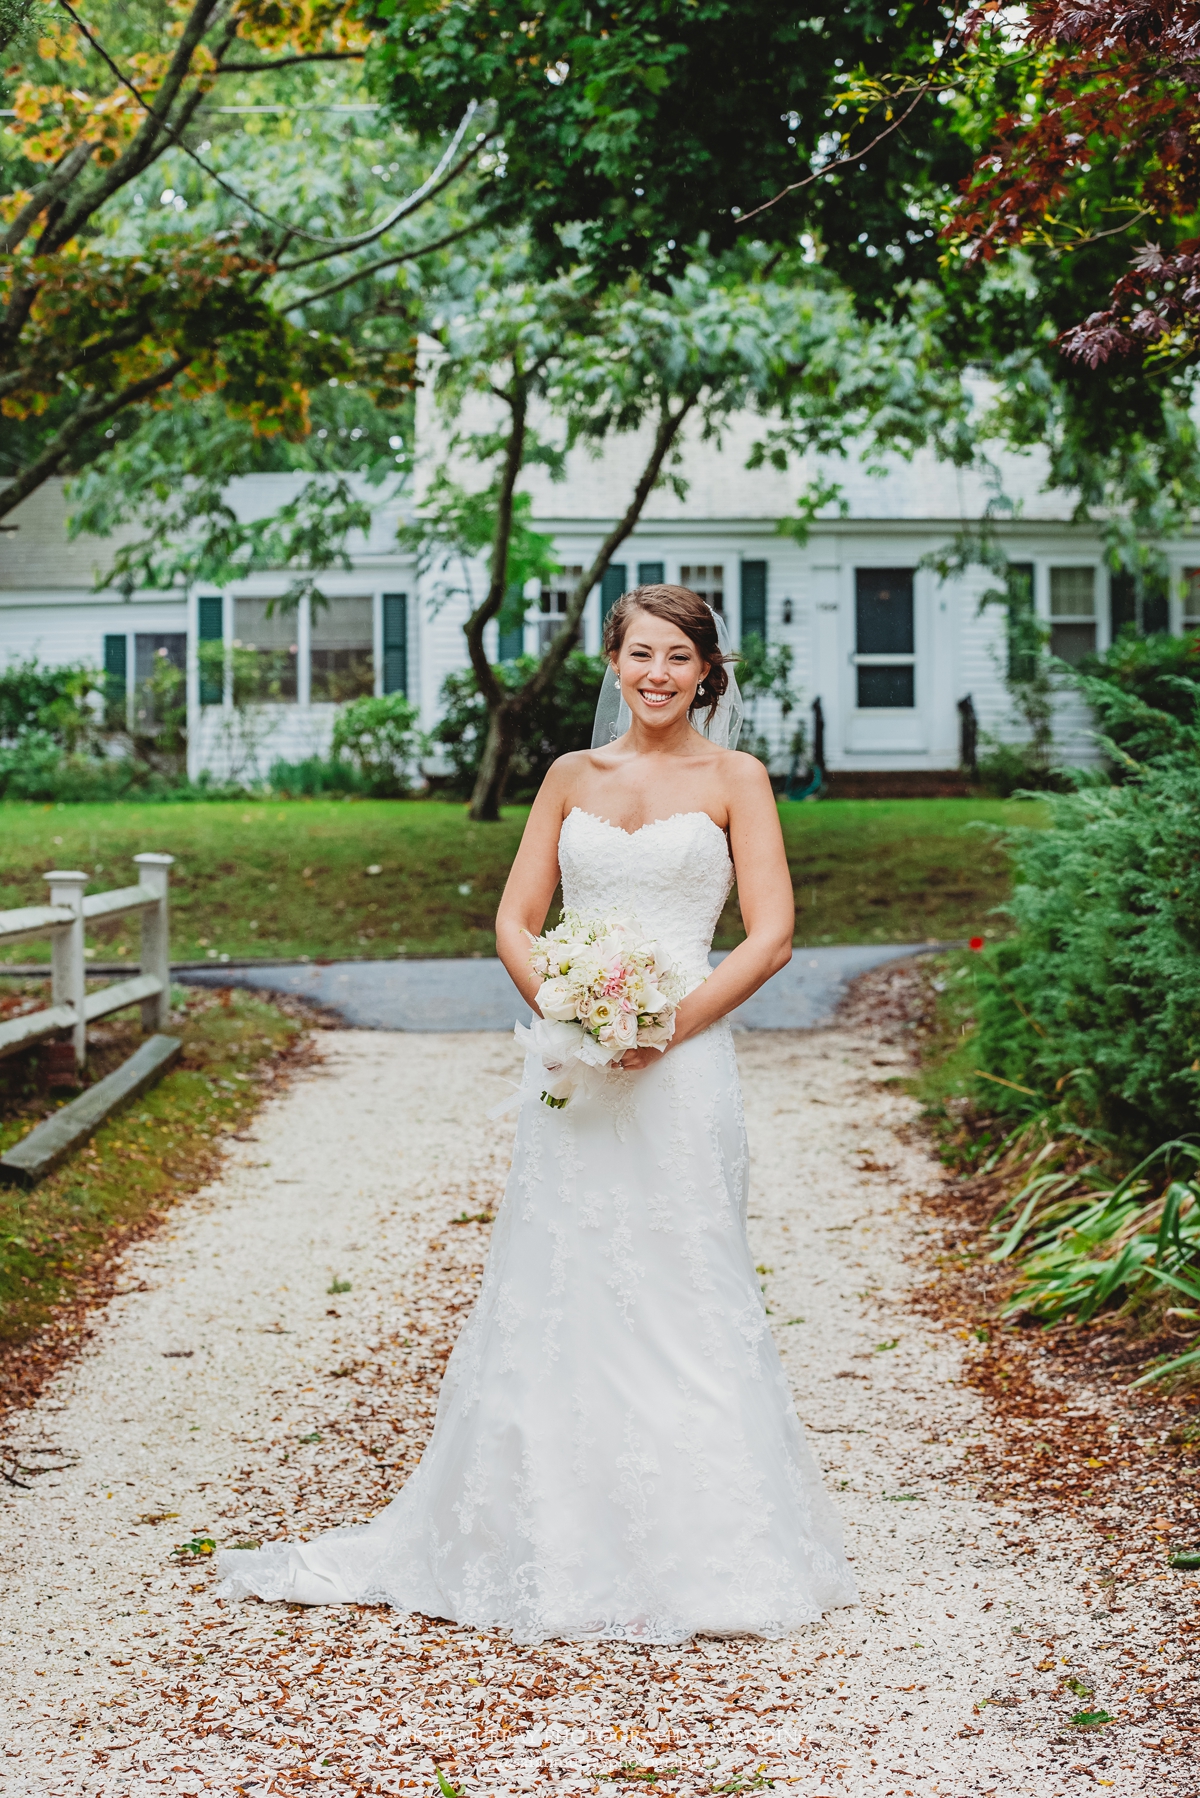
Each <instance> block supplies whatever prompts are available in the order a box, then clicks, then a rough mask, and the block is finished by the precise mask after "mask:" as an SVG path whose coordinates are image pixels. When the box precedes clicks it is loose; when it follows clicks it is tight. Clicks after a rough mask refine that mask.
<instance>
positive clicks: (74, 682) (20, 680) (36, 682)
mask: <svg viewBox="0 0 1200 1798" xmlns="http://www.w3.org/2000/svg"><path fill="white" fill-rule="evenodd" d="M99 690H100V679H99V676H98V675H97V674H95V673H94V672H93V670H92V669H90V668H85V667H83V666H82V665H81V664H80V665H71V666H69V667H65V668H43V667H40V666H39V664H38V663H37V662H36V661H33V660H30V661H28V662H10V663H9V665H8V667H7V668H5V669H3V670H0V743H15V742H18V741H19V740H20V739H21V738H22V737H23V736H25V735H26V734H27V733H29V732H38V733H41V734H42V735H44V736H48V737H51V738H52V739H53V740H54V741H55V742H56V743H57V744H58V745H59V748H60V750H62V749H66V750H68V751H75V750H76V749H78V748H80V747H82V746H83V745H84V744H86V742H87V740H88V738H89V737H90V736H91V735H92V733H93V732H94V730H95V728H96V714H95V712H94V711H93V709H92V707H91V705H90V704H89V700H90V698H91V695H92V694H93V693H96V692H98V691H99Z"/></svg>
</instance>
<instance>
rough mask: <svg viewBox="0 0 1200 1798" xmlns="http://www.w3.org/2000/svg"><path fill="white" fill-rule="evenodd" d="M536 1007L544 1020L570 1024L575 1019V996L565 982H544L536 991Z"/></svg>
mask: <svg viewBox="0 0 1200 1798" xmlns="http://www.w3.org/2000/svg"><path fill="white" fill-rule="evenodd" d="M537 1007H538V1010H539V1011H540V1012H541V1014H542V1016H543V1017H544V1018H553V1019H555V1020H556V1021H558V1022H560V1023H570V1022H571V1021H572V1020H573V1019H574V1017H575V996H574V994H573V993H572V991H571V988H570V985H569V984H568V982H567V981H565V980H545V981H543V982H542V984H541V986H539V988H538V990H537Z"/></svg>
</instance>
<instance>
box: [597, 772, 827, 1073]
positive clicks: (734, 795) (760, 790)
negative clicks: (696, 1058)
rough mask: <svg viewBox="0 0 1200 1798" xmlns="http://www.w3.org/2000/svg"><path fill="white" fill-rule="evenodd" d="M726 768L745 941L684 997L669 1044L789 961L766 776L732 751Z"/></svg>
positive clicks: (785, 901)
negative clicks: (732, 753)
mask: <svg viewBox="0 0 1200 1798" xmlns="http://www.w3.org/2000/svg"><path fill="white" fill-rule="evenodd" d="M728 766H729V775H728V781H729V785H728V801H729V846H730V850H731V852H732V855H733V865H734V869H735V870H736V873H737V885H738V901H739V903H740V905H741V908H742V922H743V923H744V924H745V926H746V940H745V942H742V943H739V944H738V946H737V948H736V949H734V950H733V951H732V953H731V954H729V955H727V956H726V957H725V959H724V961H722V962H721V963H720V964H719V965H718V966H717V967H715V968H714V969H713V971H712V973H711V974H710V975H709V977H708V979H707V980H706V981H705V982H704V985H703V986H699V987H697V988H696V990H695V992H694V993H689V994H688V996H687V998H686V999H685V1000H684V1001H683V1004H682V1005H681V1006H680V1007H679V1010H678V1011H677V1012H676V1014H675V1034H674V1036H673V1037H672V1039H671V1045H670V1046H671V1047H672V1048H675V1047H677V1045H678V1044H679V1043H683V1042H686V1041H687V1039H688V1037H689V1036H695V1035H696V1033H697V1031H700V1030H707V1028H708V1026H709V1025H710V1024H715V1023H716V1021H717V1019H718V1018H723V1017H724V1016H725V1014H726V1012H730V1011H732V1010H733V1009H734V1007H735V1006H738V1005H741V1004H742V1002H743V1001H744V1000H746V999H748V998H749V997H750V995H751V994H752V993H756V992H757V991H758V989H759V987H760V986H762V984H763V982H764V981H767V980H769V979H770V978H771V975H772V974H777V973H778V972H779V970H780V968H785V967H786V966H787V964H788V962H789V961H791V959H792V934H793V932H794V930H795V927H796V906H795V901H794V899H793V896H792V877H791V874H790V872H789V870H788V865H787V856H786V855H785V853H784V848H783V832H782V831H781V830H780V828H779V813H778V811H777V810H776V807H775V795H774V793H773V792H772V791H771V782H770V778H769V777H768V774H767V771H766V769H765V768H764V767H763V765H762V763H761V762H760V761H758V760H756V759H755V757H754V756H749V755H738V756H737V757H736V759H735V758H734V757H733V756H731V757H730V758H729V764H728ZM658 1053H659V1052H658V1050H657V1049H629V1050H627V1051H626V1053H625V1054H624V1055H623V1056H622V1058H621V1065H622V1066H623V1067H627V1068H644V1067H649V1066H650V1065H651V1064H652V1063H653V1062H654V1061H655V1060H656V1059H657V1057H658Z"/></svg>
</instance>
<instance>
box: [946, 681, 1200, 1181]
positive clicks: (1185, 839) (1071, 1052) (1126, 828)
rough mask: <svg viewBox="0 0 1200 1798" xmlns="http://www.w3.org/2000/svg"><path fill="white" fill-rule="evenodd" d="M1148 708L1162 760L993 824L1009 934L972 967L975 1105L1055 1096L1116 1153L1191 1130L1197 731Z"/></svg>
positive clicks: (1197, 1058)
mask: <svg viewBox="0 0 1200 1798" xmlns="http://www.w3.org/2000/svg"><path fill="white" fill-rule="evenodd" d="M1138 704H1139V702H1137V701H1131V702H1128V703H1126V705H1125V708H1124V710H1125V715H1126V717H1127V718H1129V719H1130V720H1131V721H1132V720H1135V719H1136V715H1137V706H1138ZM1149 709H1150V708H1148V707H1143V708H1142V712H1143V714H1145V713H1146V712H1148V711H1149ZM1162 717H1163V715H1162V714H1158V718H1157V719H1148V718H1147V717H1145V716H1144V715H1143V716H1142V718H1141V724H1142V727H1143V729H1144V730H1149V729H1153V730H1155V731H1156V732H1158V733H1159V734H1160V735H1162V734H1163V733H1164V732H1166V734H1167V735H1168V736H1169V738H1170V740H1171V742H1172V744H1173V747H1172V748H1171V750H1170V752H1169V753H1168V754H1165V755H1162V756H1160V758H1159V759H1158V760H1157V761H1155V762H1153V763H1148V764H1142V765H1141V766H1133V765H1130V764H1126V766H1125V773H1126V775H1127V778H1126V780H1125V782H1124V784H1121V785H1112V786H1105V787H1093V788H1090V789H1089V788H1085V789H1083V790H1081V791H1079V792H1076V793H1072V794H1066V795H1061V794H1060V795H1051V796H1049V797H1047V798H1046V800H1045V804H1046V805H1047V806H1048V807H1049V808H1050V824H1049V826H1048V828H1047V829H1045V830H1043V831H1036V832H1034V831H1012V832H1009V833H1007V834H1008V840H1009V843H1010V846H1011V848H1012V852H1013V857H1014V889H1013V895H1012V898H1011V900H1010V901H1009V903H1008V905H1007V907H1006V908H1005V909H1006V911H1007V912H1008V915H1009V916H1010V917H1011V918H1012V920H1013V922H1014V924H1015V926H1016V932H1015V934H1014V935H1013V936H1012V937H1011V938H1009V939H1007V940H1005V941H1003V942H1001V943H998V944H995V945H994V946H992V947H989V948H988V949H987V950H985V951H984V952H983V955H982V956H981V964H982V965H981V966H980V967H979V969H978V986H979V991H978V1007H977V1017H978V1029H977V1034H976V1036H975V1038H974V1042H975V1047H976V1051H977V1062H976V1065H977V1066H978V1067H979V1068H980V1069H982V1070H983V1071H984V1072H985V1073H988V1074H991V1075H993V1076H995V1077H996V1078H995V1079H993V1080H991V1081H980V1082H979V1087H978V1094H977V1096H978V1097H979V1099H980V1101H981V1102H984V1103H986V1106H987V1108H988V1109H989V1110H990V1111H993V1112H995V1111H999V1112H1001V1113H1005V1112H1007V1113H1010V1114H1014V1113H1021V1112H1032V1111H1034V1110H1040V1109H1045V1108H1046V1107H1047V1106H1048V1105H1055V1104H1058V1105H1061V1107H1062V1109H1063V1111H1064V1112H1065V1114H1066V1116H1067V1118H1068V1119H1070V1120H1071V1121H1073V1122H1075V1123H1077V1124H1079V1125H1082V1126H1083V1127H1085V1128H1093V1129H1097V1130H1099V1131H1100V1132H1102V1133H1103V1134H1104V1135H1105V1136H1106V1137H1108V1138H1109V1139H1110V1141H1112V1142H1113V1143H1114V1144H1117V1143H1119V1144H1120V1145H1121V1146H1122V1148H1123V1149H1125V1150H1127V1151H1129V1152H1139V1151H1146V1150H1149V1149H1151V1148H1154V1147H1156V1146H1157V1145H1158V1144H1160V1143H1162V1142H1164V1141H1165V1140H1166V1139H1167V1138H1170V1137H1178V1136H1180V1135H1184V1134H1187V1133H1189V1132H1191V1131H1200V731H1197V730H1196V729H1195V728H1193V727H1189V726H1184V725H1180V724H1179V723H1178V722H1177V721H1171V727H1170V730H1169V731H1167V730H1166V726H1164V725H1163V724H1162V722H1161V720H1162ZM999 1081H1006V1082H1009V1083H1010V1084H1008V1085H1001V1084H999V1083H998V1082H999ZM1020 1089H1026V1090H1020Z"/></svg>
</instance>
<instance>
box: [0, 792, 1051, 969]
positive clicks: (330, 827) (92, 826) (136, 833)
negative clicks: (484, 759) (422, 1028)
mask: <svg viewBox="0 0 1200 1798" xmlns="http://www.w3.org/2000/svg"><path fill="white" fill-rule="evenodd" d="M525 816H526V808H525V807H522V806H512V807H510V808H508V810H507V811H506V813H505V817H504V820H503V822H502V823H500V824H472V823H471V822H470V820H469V819H468V818H467V816H466V813H465V810H464V808H463V807H462V806H460V805H448V804H441V803H433V802H426V801H416V802H409V803H406V802H403V801H401V802H392V801H385V800H380V801H373V800H366V801H355V802H353V803H346V802H337V801H322V800H315V801H296V802H292V803H280V802H275V803H273V804H266V803H259V802H249V803H246V804H238V805H231V804H227V803H197V804H178V805H175V804H159V805H71V806H54V807H51V806H32V805H0V909H5V908H8V907H12V906H17V905H29V904H36V903H39V902H41V901H44V899H45V895H46V887H45V883H44V880H43V878H42V876H43V875H44V874H45V873H46V872H47V871H48V870H49V869H51V868H55V867H58V868H83V869H86V870H87V871H88V872H89V873H90V874H92V875H93V876H94V878H93V882H92V887H91V888H90V889H89V890H92V891H102V890H103V889H105V888H107V887H112V886H123V885H126V884H128V883H129V882H130V881H132V879H133V878H134V874H135V870H134V868H133V865H132V861H131V857H132V856H133V855H135V854H136V853H137V852H138V851H139V850H146V849H153V850H159V851H164V850H165V851H167V852H168V853H170V854H172V855H174V856H175V857H176V866H175V867H174V868H173V869H172V914H173V915H172V932H171V936H172V942H171V952H172V956H173V958H174V959H175V960H177V961H192V960H204V959H205V958H209V959H218V958H219V957H220V956H222V955H229V956H242V955H258V956H270V955H278V956H281V957H285V956H301V955H307V956H312V957H328V956H393V955H396V954H398V953H400V954H404V953H407V954H410V955H490V954H492V953H493V952H494V947H495V942H494V938H493V935H492V922H493V918H494V916H495V910H496V903H497V900H498V899H499V897H500V891H501V888H502V887H503V885H504V880H505V876H506V874H507V872H508V868H509V864H510V862H511V860H512V856H513V853H514V851H515V849H516V846H517V843H518V842H519V840H520V835H521V829H522V826H523V824H524V821H525ZM780 817H781V819H782V821H783V828H784V836H785V839H786V841H787V847H788V859H789V862H790V864H791V868H792V878H793V882H794V885H795V889H796V901H797V906H798V921H797V935H796V941H797V943H801V944H812V943H869V942H880V941H892V942H919V941H923V940H925V939H928V938H932V937H940V938H946V937H955V936H964V935H972V934H974V933H977V932H981V931H982V930H984V929H985V928H986V929H992V928H995V927H996V921H995V920H988V919H987V912H988V910H989V908H990V907H992V906H994V905H996V904H997V903H998V902H999V901H1000V900H1001V899H1002V898H1003V897H1004V893H1005V888H1006V869H1005V858H1004V855H1003V852H1002V851H1000V850H999V849H997V848H996V847H995V845H994V844H993V843H992V841H991V840H990V839H989V837H988V835H987V834H986V833H985V832H982V831H978V830H969V829H967V828H966V826H967V825H969V824H970V823H971V822H972V821H975V820H984V821H987V822H991V823H999V822H1002V821H1007V822H1017V821H1020V822H1025V823H1037V822H1039V821H1040V808H1039V807H1037V806H1036V805H1032V804H1026V805H1021V806H1018V805H1014V804H1012V803H1011V802H1008V803H1006V802H1003V801H999V800H970V799H930V800H924V799H899V800H831V801H826V802H822V803H820V804H815V805H814V804H807V805H805V804H787V803H784V804H781V806H780ZM373 868H374V869H377V870H378V871H377V872H375V873H372V872H371V871H370V870H371V869H373ZM741 934H742V931H741V924H740V920H739V917H738V912H737V904H736V898H734V899H733V900H731V901H730V905H729V907H728V908H727V910H726V913H725V916H724V917H723V918H722V920H721V925H720V928H719V931H718V936H717V943H718V946H720V947H730V946H732V945H733V944H734V943H736V942H738V941H739V940H740V938H741ZM89 943H90V946H91V947H92V949H93V950H94V951H95V958H96V959H98V960H109V959H120V958H122V957H123V956H125V955H128V956H129V957H130V958H131V960H132V959H135V958H136V955H137V926H136V923H132V924H131V921H130V920H128V919H125V920H118V921H117V922H116V923H114V924H111V925H108V926H105V927H103V928H102V929H101V930H98V931H96V932H95V933H94V935H93V936H92V937H91V938H90V939H89ZM0 954H2V955H3V959H7V960H8V961H11V962H21V961H25V962H28V961H35V960H44V959H46V958H47V957H48V954H49V946H48V945H47V944H44V943H32V944H31V943H23V944H19V945H17V946H16V947H15V948H13V949H10V950H7V951H5V952H0Z"/></svg>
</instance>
